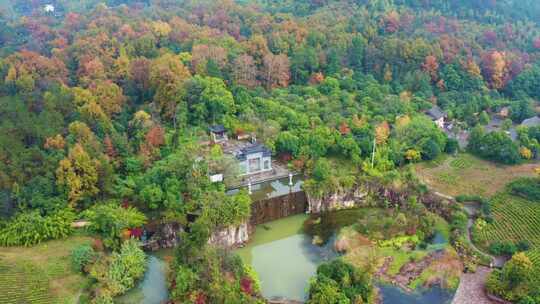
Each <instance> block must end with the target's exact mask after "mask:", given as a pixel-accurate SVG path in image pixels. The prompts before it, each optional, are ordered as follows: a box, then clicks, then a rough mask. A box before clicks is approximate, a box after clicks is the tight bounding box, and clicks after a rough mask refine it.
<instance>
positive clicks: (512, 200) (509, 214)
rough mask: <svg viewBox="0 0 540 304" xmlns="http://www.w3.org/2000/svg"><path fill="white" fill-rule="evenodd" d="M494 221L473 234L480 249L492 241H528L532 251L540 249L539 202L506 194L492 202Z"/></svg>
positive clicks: (500, 195)
mask: <svg viewBox="0 0 540 304" xmlns="http://www.w3.org/2000/svg"><path fill="white" fill-rule="evenodd" d="M491 210H492V213H493V218H494V221H493V223H491V224H488V225H487V226H486V227H485V228H483V229H482V230H481V231H479V232H476V233H475V240H476V241H477V243H478V245H479V246H480V247H482V248H487V247H488V246H489V244H490V243H491V242H494V241H513V242H518V241H528V242H529V243H530V244H531V248H532V249H540V202H532V201H528V200H525V199H522V198H518V197H515V196H511V195H508V194H499V195H497V196H496V197H494V198H493V200H492V205H491Z"/></svg>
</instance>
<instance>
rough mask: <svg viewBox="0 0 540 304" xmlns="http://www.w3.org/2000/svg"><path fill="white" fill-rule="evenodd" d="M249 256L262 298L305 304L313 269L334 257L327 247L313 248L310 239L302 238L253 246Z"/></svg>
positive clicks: (297, 236)
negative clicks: (275, 298)
mask: <svg viewBox="0 0 540 304" xmlns="http://www.w3.org/2000/svg"><path fill="white" fill-rule="evenodd" d="M251 253H252V261H251V263H252V265H253V267H254V269H255V271H257V273H258V274H259V279H260V280H261V287H262V293H263V296H264V297H265V298H268V299H271V298H274V297H284V298H287V299H291V300H298V301H303V300H306V296H307V288H308V287H309V279H310V278H311V277H312V276H313V275H314V274H315V272H316V270H317V266H318V265H319V264H321V263H323V262H325V261H330V260H331V259H333V258H334V257H335V256H336V254H335V253H334V252H333V250H332V249H331V246H329V245H327V246H325V247H319V246H316V245H313V244H312V243H311V238H310V237H308V236H306V235H304V234H296V235H293V236H290V237H287V238H284V239H281V240H277V241H273V242H270V243H267V244H263V245H259V246H255V247H253V248H252V250H251Z"/></svg>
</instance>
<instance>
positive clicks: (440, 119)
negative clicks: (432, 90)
mask: <svg viewBox="0 0 540 304" xmlns="http://www.w3.org/2000/svg"><path fill="white" fill-rule="evenodd" d="M426 114H427V115H428V116H429V117H431V120H433V122H434V123H435V124H436V125H437V126H438V127H439V128H441V129H444V120H445V119H446V113H444V112H443V110H441V108H439V107H438V106H433V107H432V108H431V109H429V110H428V111H427V112H426Z"/></svg>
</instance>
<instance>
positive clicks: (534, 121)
mask: <svg viewBox="0 0 540 304" xmlns="http://www.w3.org/2000/svg"><path fill="white" fill-rule="evenodd" d="M521 125H522V126H524V127H528V128H530V127H537V126H540V117H538V116H534V117H531V118H527V119H525V120H524V121H522V122H521Z"/></svg>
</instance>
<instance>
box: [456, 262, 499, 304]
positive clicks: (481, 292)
mask: <svg viewBox="0 0 540 304" xmlns="http://www.w3.org/2000/svg"><path fill="white" fill-rule="evenodd" d="M491 271H492V269H490V268H488V267H483V266H480V267H478V268H477V270H476V272H475V273H464V274H463V275H462V276H461V281H460V283H459V287H458V289H457V291H456V294H455V296H454V300H453V301H452V304H491V303H493V302H492V301H491V300H489V299H488V298H487V296H486V293H485V289H484V285H485V282H486V279H487V277H488V275H489V274H490V273H491Z"/></svg>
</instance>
